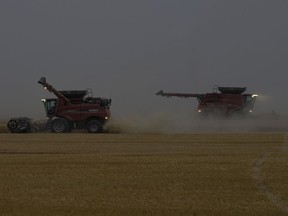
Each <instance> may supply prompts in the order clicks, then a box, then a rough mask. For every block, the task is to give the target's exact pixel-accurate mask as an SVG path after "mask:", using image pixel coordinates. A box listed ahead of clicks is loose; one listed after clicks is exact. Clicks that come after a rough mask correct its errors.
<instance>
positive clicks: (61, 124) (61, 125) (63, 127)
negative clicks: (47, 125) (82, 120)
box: [52, 118, 70, 133]
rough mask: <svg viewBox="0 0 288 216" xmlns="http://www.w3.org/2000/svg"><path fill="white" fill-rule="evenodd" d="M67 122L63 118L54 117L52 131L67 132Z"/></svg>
mask: <svg viewBox="0 0 288 216" xmlns="http://www.w3.org/2000/svg"><path fill="white" fill-rule="evenodd" d="M69 129H70V127H69V122H68V121H67V120H66V119H64V118H56V119H54V120H53V121H52V131H53V132H56V133H65V132H69Z"/></svg>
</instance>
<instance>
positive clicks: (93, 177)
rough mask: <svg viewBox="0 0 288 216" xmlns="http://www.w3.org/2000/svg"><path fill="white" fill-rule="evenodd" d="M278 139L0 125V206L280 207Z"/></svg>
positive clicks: (168, 211)
mask: <svg viewBox="0 0 288 216" xmlns="http://www.w3.org/2000/svg"><path fill="white" fill-rule="evenodd" d="M286 143H287V142H286V135H285V134H284V133H253V134H247V133H245V134H241V133H240V134H87V133H70V134H54V133H35V134H9V133H0V191H1V197H0V212H1V215H13V216H14V215H19V216H20V215H21V216H25V215H61V216H62V215H67V216H68V215H69V216H71V215H221V216H223V215H287V212H288V210H287V208H288V184H287V173H288V172H287V171H288V158H287V153H288V152H287V151H288V147H287V146H286V145H287V144H286ZM286 147H287V148H286Z"/></svg>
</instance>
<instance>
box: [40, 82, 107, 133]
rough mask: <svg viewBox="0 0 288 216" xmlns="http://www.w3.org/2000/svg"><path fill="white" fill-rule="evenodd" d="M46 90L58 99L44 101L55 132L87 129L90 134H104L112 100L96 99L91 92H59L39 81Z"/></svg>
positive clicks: (49, 122)
mask: <svg viewBox="0 0 288 216" xmlns="http://www.w3.org/2000/svg"><path fill="white" fill-rule="evenodd" d="M38 83H39V84H41V85H42V86H43V87H44V88H45V89H47V90H48V91H49V92H52V93H53V94H54V95H55V96H56V97H57V98H49V99H47V98H46V99H42V102H43V104H44V107H45V111H46V115H47V118H48V125H49V127H50V128H51V130H52V131H53V132H58V133H60V132H70V131H71V130H72V129H83V128H84V129H87V131H88V132H89V133H98V132H102V130H103V126H104V124H105V122H106V121H107V120H108V118H109V117H110V110H109V109H110V105H111V99H107V98H100V97H97V98H94V97H92V92H91V90H80V91H77V90H76V91H75V90H69V91H57V90H56V89H55V88H53V86H52V85H50V84H49V83H47V82H46V79H45V77H42V78H41V79H40V80H39V81H38Z"/></svg>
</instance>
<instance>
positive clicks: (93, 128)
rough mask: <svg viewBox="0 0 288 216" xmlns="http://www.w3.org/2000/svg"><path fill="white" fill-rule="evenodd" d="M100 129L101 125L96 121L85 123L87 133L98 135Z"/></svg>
mask: <svg viewBox="0 0 288 216" xmlns="http://www.w3.org/2000/svg"><path fill="white" fill-rule="evenodd" d="M102 129H103V128H102V124H101V122H99V121H98V120H90V121H89V122H88V123H87V131H88V132H89V133H100V132H101V131H102Z"/></svg>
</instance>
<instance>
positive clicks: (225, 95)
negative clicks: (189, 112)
mask: <svg viewBox="0 0 288 216" xmlns="http://www.w3.org/2000/svg"><path fill="white" fill-rule="evenodd" d="M245 91H246V87H215V88H214V91H213V92H212V93H204V94H190V93H165V92H163V91H162V90H161V91H159V92H157V93H156V95H160V96H166V97H182V98H190V97H194V98H197V100H198V112H199V113H200V114H201V115H202V116H210V115H212V116H223V117H227V116H229V117H231V116H235V115H241V116H243V115H247V114H249V113H252V111H253V108H254V104H255V101H256V97H257V95H256V94H246V93H244V92H245Z"/></svg>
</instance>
